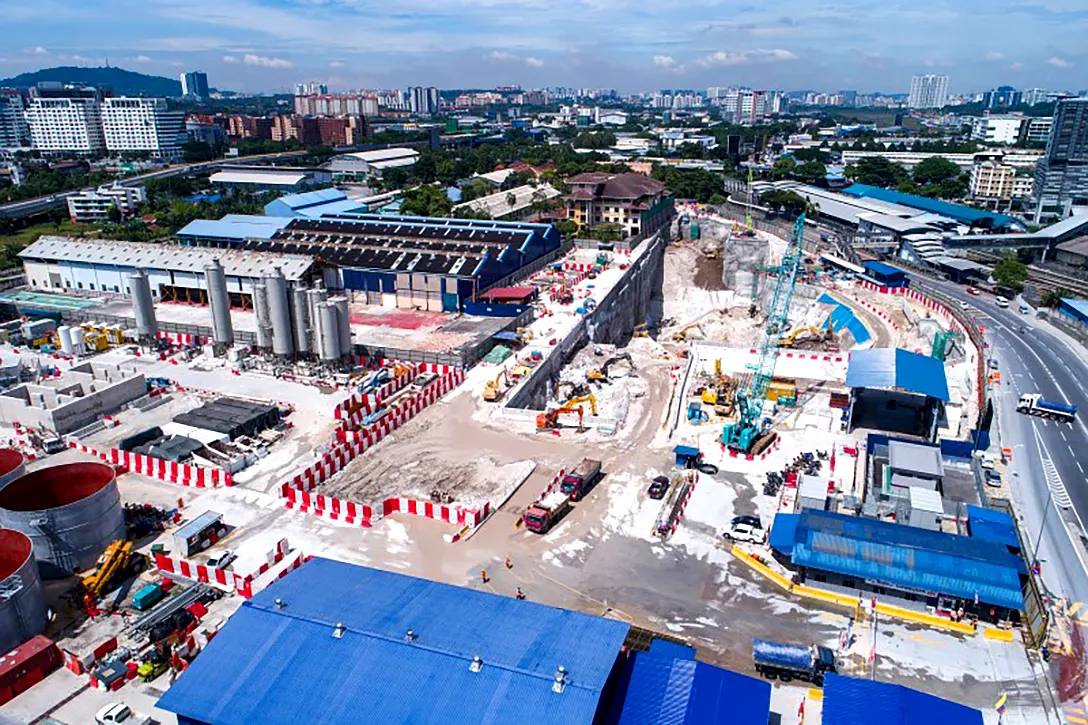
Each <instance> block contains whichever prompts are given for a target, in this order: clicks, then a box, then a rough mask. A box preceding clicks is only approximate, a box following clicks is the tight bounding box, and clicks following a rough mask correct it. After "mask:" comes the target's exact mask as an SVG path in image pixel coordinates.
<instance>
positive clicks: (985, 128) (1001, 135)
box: [971, 115, 1026, 145]
mask: <svg viewBox="0 0 1088 725" xmlns="http://www.w3.org/2000/svg"><path fill="white" fill-rule="evenodd" d="M1025 120H1026V118H1025V117H1024V116H998V115H989V116H982V117H980V118H976V119H975V120H974V122H973V123H972V124H971V138H973V139H975V140H977V141H982V142H984V143H988V144H1008V145H1012V144H1015V143H1017V142H1018V141H1019V140H1020V128H1021V126H1023V124H1024V121H1025Z"/></svg>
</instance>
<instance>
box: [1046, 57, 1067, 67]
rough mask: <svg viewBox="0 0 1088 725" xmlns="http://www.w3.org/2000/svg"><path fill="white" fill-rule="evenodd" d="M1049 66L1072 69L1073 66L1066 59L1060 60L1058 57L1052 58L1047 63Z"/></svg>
mask: <svg viewBox="0 0 1088 725" xmlns="http://www.w3.org/2000/svg"><path fill="white" fill-rule="evenodd" d="M1047 65H1052V66H1054V67H1055V68H1072V67H1073V64H1072V63H1070V62H1069V61H1067V60H1066V59H1065V58H1059V57H1058V56H1056V55H1055V56H1054V57H1052V58H1051V59H1050V60H1048V61H1047Z"/></svg>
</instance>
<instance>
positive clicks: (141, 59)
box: [128, 55, 155, 63]
mask: <svg viewBox="0 0 1088 725" xmlns="http://www.w3.org/2000/svg"><path fill="white" fill-rule="evenodd" d="M128 62H129V63H154V62H155V61H154V60H152V59H151V58H148V57H147V56H146V55H138V56H136V57H135V58H129V59H128Z"/></svg>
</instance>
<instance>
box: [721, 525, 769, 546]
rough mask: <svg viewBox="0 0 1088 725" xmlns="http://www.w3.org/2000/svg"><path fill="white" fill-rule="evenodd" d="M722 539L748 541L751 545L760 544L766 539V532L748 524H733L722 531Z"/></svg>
mask: <svg viewBox="0 0 1088 725" xmlns="http://www.w3.org/2000/svg"><path fill="white" fill-rule="evenodd" d="M722 538H723V539H732V540H733V541H749V542H751V543H753V544H762V543H763V541H764V539H766V538H767V532H766V531H764V530H763V528H762V527H759V526H753V525H752V524H748V523H735V524H731V525H730V526H727V527H726V528H724V529H722Z"/></svg>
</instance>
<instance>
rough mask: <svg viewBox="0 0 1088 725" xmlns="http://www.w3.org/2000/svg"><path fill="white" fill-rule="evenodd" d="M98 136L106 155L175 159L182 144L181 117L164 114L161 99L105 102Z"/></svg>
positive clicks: (173, 112) (174, 112) (182, 118)
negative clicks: (130, 153) (127, 153)
mask: <svg viewBox="0 0 1088 725" xmlns="http://www.w3.org/2000/svg"><path fill="white" fill-rule="evenodd" d="M102 133H103V137H104V139H105V143H106V148H107V149H108V150H109V151H117V152H125V151H149V152H151V153H153V154H155V155H157V156H160V157H163V158H176V157H178V156H180V155H181V147H182V146H183V145H184V144H185V141H186V133H185V114H184V113H183V112H182V111H170V110H168V107H167V105H166V100H165V99H163V98H106V99H105V100H103V101H102Z"/></svg>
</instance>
